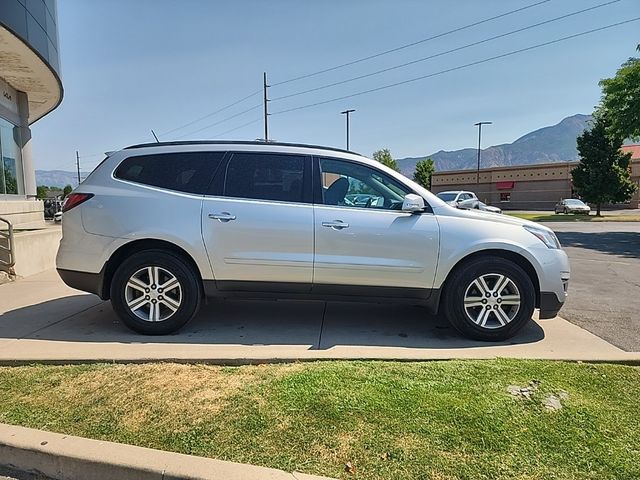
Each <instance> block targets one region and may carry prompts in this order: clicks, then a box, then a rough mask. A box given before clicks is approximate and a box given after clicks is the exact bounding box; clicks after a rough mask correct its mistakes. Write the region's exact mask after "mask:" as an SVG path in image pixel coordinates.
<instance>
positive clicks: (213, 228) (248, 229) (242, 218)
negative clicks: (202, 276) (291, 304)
mask: <svg viewBox="0 0 640 480" xmlns="http://www.w3.org/2000/svg"><path fill="white" fill-rule="evenodd" d="M310 162H311V159H310V158H309V157H306V156H304V155H287V154H271V153H264V152H235V153H232V154H231V155H230V158H229V159H228V162H227V164H226V167H225V168H224V169H223V170H224V171H221V172H220V176H218V177H216V179H214V182H213V187H212V188H213V190H214V191H212V194H211V195H207V196H205V198H204V200H203V204H202V234H203V238H204V243H205V246H206V249H207V254H208V256H209V259H210V262H211V267H212V269H213V274H214V276H215V279H216V287H217V288H218V289H219V290H229V289H232V290H236V289H241V290H270V291H274V290H275V291H278V290H283V291H285V290H286V291H288V290H293V291H308V290H310V288H311V279H312V275H313V206H312V198H311V166H310Z"/></svg>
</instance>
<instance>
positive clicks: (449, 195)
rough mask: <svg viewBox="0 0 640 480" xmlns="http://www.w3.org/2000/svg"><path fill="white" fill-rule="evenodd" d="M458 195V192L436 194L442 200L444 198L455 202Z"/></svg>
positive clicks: (446, 200)
mask: <svg viewBox="0 0 640 480" xmlns="http://www.w3.org/2000/svg"><path fill="white" fill-rule="evenodd" d="M457 196H458V194H457V193H447V192H442V193H439V194H437V195H436V197H438V198H439V199H440V200H444V201H445V202H453V201H454V200H455V199H456V197H457Z"/></svg>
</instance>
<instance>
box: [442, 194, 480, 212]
mask: <svg viewBox="0 0 640 480" xmlns="http://www.w3.org/2000/svg"><path fill="white" fill-rule="evenodd" d="M436 196H437V197H438V198H439V199H440V200H442V201H443V202H446V203H448V204H449V205H451V206H452V207H458V208H475V209H478V203H479V200H478V197H477V196H476V194H475V193H473V192H465V191H464V190H451V191H446V192H440V193H438V194H437V195H436Z"/></svg>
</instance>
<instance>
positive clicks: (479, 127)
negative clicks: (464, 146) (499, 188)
mask: <svg viewBox="0 0 640 480" xmlns="http://www.w3.org/2000/svg"><path fill="white" fill-rule="evenodd" d="M492 123H493V122H478V123H474V124H473V125H474V126H475V127H478V170H477V172H476V185H479V184H480V144H481V143H480V142H481V141H482V125H491V124H492Z"/></svg>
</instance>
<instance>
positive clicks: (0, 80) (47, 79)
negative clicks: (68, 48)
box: [0, 0, 63, 213]
mask: <svg viewBox="0 0 640 480" xmlns="http://www.w3.org/2000/svg"><path fill="white" fill-rule="evenodd" d="M62 96H63V89H62V83H61V81H60V56H59V53H58V28H57V13H56V0H0V155H1V159H2V161H0V213H2V212H3V211H6V212H5V213H7V212H8V213H16V212H11V211H9V210H10V209H9V208H7V202H11V201H25V200H29V199H33V198H35V196H36V181H35V170H34V167H33V160H32V158H31V129H30V128H29V126H30V125H31V124H32V123H34V122H36V121H37V120H39V119H40V118H42V117H43V116H45V115H46V114H48V113H49V112H51V111H52V110H54V109H55V108H56V107H57V106H58V105H59V104H60V102H61V101H62ZM1 204H4V207H3V206H2V205H1ZM16 205H17V204H16ZM14 210H15V209H14ZM29 210H31V209H29ZM18 213H19V212H18Z"/></svg>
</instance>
